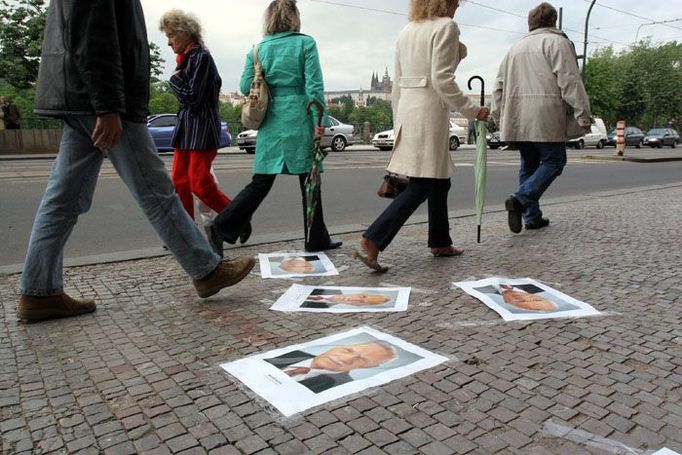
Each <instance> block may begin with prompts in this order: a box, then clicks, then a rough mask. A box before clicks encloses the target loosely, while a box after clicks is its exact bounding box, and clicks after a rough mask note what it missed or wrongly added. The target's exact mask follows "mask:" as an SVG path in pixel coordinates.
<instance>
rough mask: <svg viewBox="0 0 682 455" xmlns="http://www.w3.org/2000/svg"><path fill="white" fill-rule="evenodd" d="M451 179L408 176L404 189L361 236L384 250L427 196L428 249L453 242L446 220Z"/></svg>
mask: <svg viewBox="0 0 682 455" xmlns="http://www.w3.org/2000/svg"><path fill="white" fill-rule="evenodd" d="M450 185H451V183H450V179H449V178H447V179H431V178H417V177H410V181H409V183H408V184H407V188H405V189H404V190H403V192H402V193H400V194H399V195H398V196H397V197H396V198H395V199H394V200H393V201H392V202H391V203H390V204H389V206H388V207H386V209H385V210H384V211H383V212H382V213H381V215H379V218H377V219H376V220H375V221H374V223H372V224H371V225H370V227H369V228H367V230H366V231H365V233H364V234H363V235H362V236H363V237H365V238H366V239H368V240H371V241H372V242H374V243H375V244H376V246H377V248H379V251H384V249H386V247H387V246H388V245H389V244H390V243H391V242H392V241H393V238H394V237H395V236H396V235H397V234H398V231H400V228H402V227H403V225H404V224H405V222H406V221H407V220H408V218H410V216H412V214H413V213H414V211H415V210H417V208H418V207H419V206H420V205H421V204H423V203H424V201H426V200H427V199H428V209H429V240H428V242H429V243H428V245H429V247H430V248H440V247H445V246H450V245H452V239H451V238H450V222H449V220H448V192H449V191H450Z"/></svg>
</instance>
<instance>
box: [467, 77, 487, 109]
mask: <svg viewBox="0 0 682 455" xmlns="http://www.w3.org/2000/svg"><path fill="white" fill-rule="evenodd" d="M474 79H477V80H479V81H481V107H483V106H485V81H484V80H483V78H482V77H481V76H471V77H470V78H469V81H468V82H467V87H469V90H472V88H471V81H473V80H474Z"/></svg>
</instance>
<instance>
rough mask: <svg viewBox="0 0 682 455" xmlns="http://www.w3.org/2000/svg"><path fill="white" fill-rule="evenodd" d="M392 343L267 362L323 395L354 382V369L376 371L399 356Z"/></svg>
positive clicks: (339, 348) (286, 356)
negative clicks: (371, 369)
mask: <svg viewBox="0 0 682 455" xmlns="http://www.w3.org/2000/svg"><path fill="white" fill-rule="evenodd" d="M397 355H398V354H397V351H396V349H395V348H394V347H393V346H391V345H390V344H387V343H383V342H379V341H374V342H366V343H356V344H348V345H340V346H334V347H331V348H329V349H328V350H327V351H325V352H323V353H321V354H318V355H314V354H310V353H308V352H304V351H300V350H297V351H291V352H287V353H286V354H282V355H280V356H278V357H274V358H272V359H264V360H265V361H266V362H268V363H270V364H272V365H274V366H275V367H277V368H279V369H280V370H282V371H283V372H284V373H285V374H287V375H288V376H289V377H291V378H292V379H294V380H295V381H297V382H298V383H299V384H301V385H304V386H305V387H307V388H308V389H309V390H310V391H312V392H314V393H320V392H323V391H325V390H328V389H331V388H332V387H336V386H338V385H341V384H345V383H347V382H350V381H353V378H352V377H351V375H350V372H351V371H353V370H360V369H369V368H375V367H378V366H380V365H383V364H385V363H387V362H390V361H392V360H394V359H395V358H396V357H397Z"/></svg>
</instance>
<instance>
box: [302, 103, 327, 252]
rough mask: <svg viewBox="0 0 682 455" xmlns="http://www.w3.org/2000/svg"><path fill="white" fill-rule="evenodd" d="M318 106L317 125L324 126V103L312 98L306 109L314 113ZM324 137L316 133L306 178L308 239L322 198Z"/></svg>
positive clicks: (324, 155)
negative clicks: (321, 174)
mask: <svg viewBox="0 0 682 455" xmlns="http://www.w3.org/2000/svg"><path fill="white" fill-rule="evenodd" d="M313 105H314V106H315V107H316V108H317V126H322V115H323V114H324V109H323V107H322V105H321V104H320V103H319V102H318V101H317V100H312V101H310V102H308V106H307V107H306V110H307V111H308V114H311V113H312V110H311V108H312V106H313ZM321 139H322V138H321V137H320V136H318V135H317V134H316V135H315V139H314V142H313V150H312V151H311V153H312V155H313V164H312V167H311V168H310V172H308V176H307V177H306V179H305V221H306V226H305V227H306V241H307V240H308V239H309V238H310V229H311V228H312V226H313V218H314V215H315V209H316V208H317V204H318V203H319V199H320V171H321V167H322V160H324V158H325V157H326V156H327V152H326V151H323V150H322V149H321V148H320V140H321Z"/></svg>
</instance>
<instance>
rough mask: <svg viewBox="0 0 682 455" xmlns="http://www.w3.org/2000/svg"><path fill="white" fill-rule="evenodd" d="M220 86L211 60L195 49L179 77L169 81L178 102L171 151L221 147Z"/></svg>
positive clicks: (181, 68)
mask: <svg viewBox="0 0 682 455" xmlns="http://www.w3.org/2000/svg"><path fill="white" fill-rule="evenodd" d="M221 84H222V80H221V79H220V75H219V74H218V69H217V68H216V65H215V62H214V61H213V57H211V54H209V53H208V51H207V50H206V49H204V48H203V47H201V46H200V45H196V46H195V47H194V48H193V49H192V50H190V51H189V54H187V55H186V56H185V60H184V61H183V63H182V65H181V67H180V73H179V74H174V75H173V76H171V78H170V86H171V88H172V89H173V91H174V92H175V95H176V96H177V97H178V101H180V111H179V112H178V123H177V125H176V126H175V131H174V133H173V139H172V144H173V147H175V148H176V149H180V150H215V149H217V148H219V147H220V145H219V144H220V113H219V110H218V96H219V95H220V86H221Z"/></svg>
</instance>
